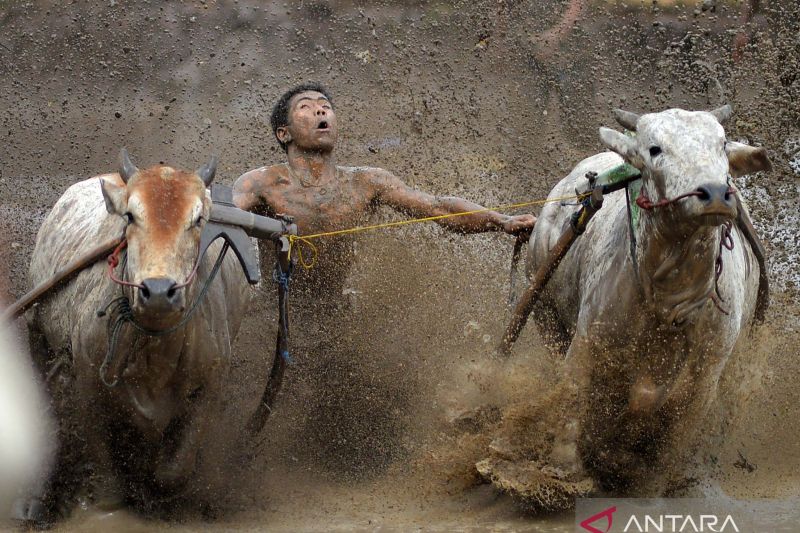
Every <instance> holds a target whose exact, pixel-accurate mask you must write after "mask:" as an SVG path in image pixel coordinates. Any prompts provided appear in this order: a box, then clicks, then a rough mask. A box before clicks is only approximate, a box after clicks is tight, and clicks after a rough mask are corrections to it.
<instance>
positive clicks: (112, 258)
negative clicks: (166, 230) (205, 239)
mask: <svg viewBox="0 0 800 533" xmlns="http://www.w3.org/2000/svg"><path fill="white" fill-rule="evenodd" d="M127 246H128V239H122V241H120V243H119V244H118V245H117V247H116V248H114V251H113V252H111V255H109V256H108V259H107V260H106V262H107V263H108V277H109V278H111V281H113V282H114V283H118V284H120V285H125V286H127V287H136V288H137V289H144V288H145V287H144V285H142V284H141V283H131V282H130V281H125V280H122V279H119V278H118V277H116V276H115V275H114V269H115V268H117V267H118V266H119V254H120V253H121V252H122V250H124V249H125V248H126V247H127ZM202 259H203V258H202V257H200V255H199V254H198V256H197V261H196V262H195V264H194V268H193V269H192V271H191V273H190V274H189V275H188V276H187V277H186V281H184V282H183V283H181V284H180V285H175V286H174V287H173V289H182V288H184V287H186V286H187V285H188V284H189V283H191V282H192V280H193V279H194V278H195V276H196V275H197V269H198V268H199V267H200V261H201V260H202Z"/></svg>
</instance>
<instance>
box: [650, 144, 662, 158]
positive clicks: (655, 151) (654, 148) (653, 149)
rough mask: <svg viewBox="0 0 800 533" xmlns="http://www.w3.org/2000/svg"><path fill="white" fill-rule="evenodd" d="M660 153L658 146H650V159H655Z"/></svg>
mask: <svg viewBox="0 0 800 533" xmlns="http://www.w3.org/2000/svg"><path fill="white" fill-rule="evenodd" d="M660 153H661V147H660V146H651V147H650V157H655V156H657V155H658V154H660Z"/></svg>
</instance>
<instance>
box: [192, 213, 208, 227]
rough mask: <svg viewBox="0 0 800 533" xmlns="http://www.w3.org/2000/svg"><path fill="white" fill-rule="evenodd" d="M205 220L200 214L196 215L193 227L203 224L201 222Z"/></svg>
mask: <svg viewBox="0 0 800 533" xmlns="http://www.w3.org/2000/svg"><path fill="white" fill-rule="evenodd" d="M205 221H206V219H205V217H203V216H202V215H200V216H199V217H197V220H195V221H194V225H195V227H197V228H199V227H200V226H202V225H203V222H205Z"/></svg>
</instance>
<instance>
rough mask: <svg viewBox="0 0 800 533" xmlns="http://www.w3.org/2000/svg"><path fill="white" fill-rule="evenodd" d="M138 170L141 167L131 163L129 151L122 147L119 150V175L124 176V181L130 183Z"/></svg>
mask: <svg viewBox="0 0 800 533" xmlns="http://www.w3.org/2000/svg"><path fill="white" fill-rule="evenodd" d="M137 172H139V169H138V168H136V165H134V164H133V163H131V156H129V155H128V151H127V150H126V149H125V148H123V149H121V150H120V151H119V175H120V176H121V177H122V181H124V182H125V183H128V180H129V179H131V177H132V176H133V175H134V174H136V173H137Z"/></svg>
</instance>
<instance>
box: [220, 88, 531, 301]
mask: <svg viewBox="0 0 800 533" xmlns="http://www.w3.org/2000/svg"><path fill="white" fill-rule="evenodd" d="M270 122H271V125H272V131H273V133H274V134H275V137H276V138H277V140H278V143H280V145H281V147H282V148H283V149H284V151H286V154H287V158H288V162H287V163H281V164H278V165H272V166H266V167H261V168H257V169H255V170H251V171H249V172H247V173H245V174H243V175H242V176H240V177H239V179H238V180H236V184H235V185H234V202H235V203H236V205H237V206H238V207H239V208H241V209H245V210H247V211H252V212H254V213H257V214H261V215H267V216H274V215H275V214H276V213H282V214H287V215H292V216H294V217H295V222H296V224H297V228H298V232H299V234H300V235H309V234H312V233H320V232H328V231H336V230H341V229H345V228H351V227H354V226H359V225H363V224H365V223H367V222H368V220H369V217H370V216H371V215H372V214H373V213H374V212H375V210H376V209H377V208H378V207H379V206H381V205H387V206H389V207H392V208H394V209H396V210H398V211H400V212H402V213H403V214H406V215H408V216H412V217H427V216H435V215H444V214H448V213H457V212H461V211H473V210H479V209H482V207H481V206H479V205H477V204H474V203H472V202H469V201H467V200H464V199H462V198H456V197H451V196H433V195H431V194H428V193H425V192H422V191H418V190H415V189H413V188H411V187H409V186H408V185H406V184H405V183H404V182H403V181H402V180H400V179H399V178H397V177H396V176H394V175H393V174H392V173H391V172H388V171H386V170H383V169H380V168H369V167H343V166H337V164H336V158H335V156H334V148H335V146H336V139H337V137H338V124H337V120H336V114H335V112H334V108H333V103H332V101H331V97H330V95H329V94H328V92H327V91H326V90H325V88H324V87H322V86H321V85H319V84H315V83H306V84H303V85H299V86H297V87H295V88H293V89H291V90H289V91H288V92H286V93H285V94H284V95H283V96H281V98H280V99H279V100H278V102H277V103H276V104H275V107H274V108H273V111H272V117H271V121H270ZM436 222H437V223H439V224H441V225H442V226H444V227H446V228H448V229H450V230H452V231H455V232H460V233H477V232H485V231H504V232H506V233H509V234H512V235H514V234H517V233H519V232H523V231H526V230H530V229H531V228H532V227H533V225H534V224H535V222H536V217H534V216H533V215H519V216H508V215H503V214H500V213H497V212H495V211H485V212H481V213H475V214H471V215H461V216H457V217H451V218H443V219H439V220H437V221H436ZM314 243H315V245H316V246H317V248H318V252H319V262H318V263H319V264H318V266H317V267H316V268H314V269H312V270H310V271H307V272H304V273H303V274H302V275H301V276H298V278H299V279H298V280H297V281H298V285H299V286H295V289H300V290H301V292H302V291H303V289H305V290H306V291H309V292H312V294H313V295H314V296H315V297H319V296H321V295H322V294H321V293H328V294H331V293H332V295H335V294H341V290H340V289H341V286H342V285H341V284H342V283H343V282H344V278H345V276H346V274H347V267H348V265H349V256H350V255H351V253H352V236H349V235H346V236H343V237H338V238H323V239H319V240H316V241H314ZM262 264H263V265H264V267H265V268H270V267H271V265H272V261H265V262H263V263H262Z"/></svg>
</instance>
